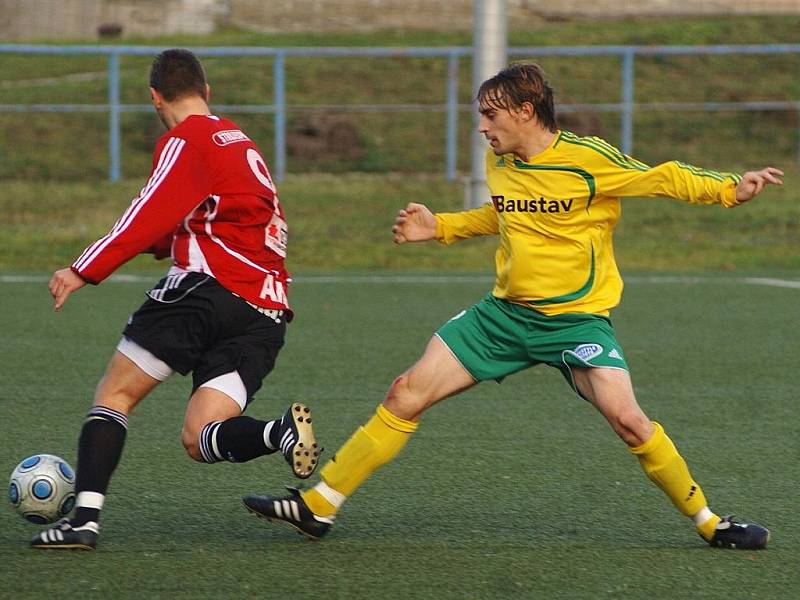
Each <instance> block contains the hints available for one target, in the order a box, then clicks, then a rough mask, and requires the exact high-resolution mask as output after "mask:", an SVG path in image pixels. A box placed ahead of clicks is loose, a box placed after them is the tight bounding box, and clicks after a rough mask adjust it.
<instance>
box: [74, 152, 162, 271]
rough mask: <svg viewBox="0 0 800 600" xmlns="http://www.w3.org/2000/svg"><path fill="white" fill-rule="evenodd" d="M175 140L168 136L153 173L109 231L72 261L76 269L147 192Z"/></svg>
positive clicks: (115, 229) (113, 230)
mask: <svg viewBox="0 0 800 600" xmlns="http://www.w3.org/2000/svg"><path fill="white" fill-rule="evenodd" d="M177 140H178V138H170V139H169V140H168V141H167V143H166V144H165V145H164V148H163V149H162V150H161V155H160V156H159V159H158V163H157V164H156V168H155V169H154V170H153V174H152V175H151V176H150V179H149V180H148V182H147V184H146V185H145V186H144V187H143V188H142V190H141V191H140V192H139V195H138V196H137V197H136V198H134V199H133V202H131V206H129V207H128V208H127V209H126V211H125V212H124V213H123V214H122V216H121V217H120V218H119V219H118V220H117V222H116V223H115V224H114V226H113V227H112V228H111V231H109V232H108V233H107V234H106V235H105V236H103V237H102V238H100V239H99V240H97V241H96V242H94V243H93V244H91V245H89V246H88V247H87V248H86V250H84V251H83V252H82V253H81V255H80V256H79V257H78V259H77V260H76V261H75V262H74V263H73V265H74V266H75V268H76V269H78V268H80V267H78V264H79V263H81V261H82V260H83V257H84V256H86V255H87V254H91V253H92V251H93V250H94V249H95V248H96V247H97V245H98V244H101V243H102V242H103V241H104V240H105V239H107V238H108V236H110V235H112V234H113V233H114V232H115V231H117V230H118V229H119V227H120V225H121V223H122V221H123V219H124V218H125V215H126V214H128V213H129V211H130V210H131V209H132V208H133V207H134V206H135V205H136V204H138V203H139V202H140V200H141V199H142V197H144V196H145V194H146V193H147V192H148V190H149V188H150V187H151V186H152V185H153V183H155V181H156V179H158V177H159V175H160V174H161V171H162V169H163V167H164V163H165V158H166V157H167V156H168V155H170V154H171V152H172V147H173V146H174V145H175V144H174V142H175V141H177Z"/></svg>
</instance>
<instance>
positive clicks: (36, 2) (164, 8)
mask: <svg viewBox="0 0 800 600" xmlns="http://www.w3.org/2000/svg"><path fill="white" fill-rule="evenodd" d="M220 11H222V12H223V13H224V11H225V4H224V3H220V1H219V0H0V41H4V42H17V41H27V40H31V41H35V40H96V39H98V37H99V33H98V32H99V29H100V27H101V26H108V25H119V26H121V28H122V32H121V33H122V37H132V36H137V37H148V36H153V35H164V34H167V33H190V34H191V33H196V34H203V33H210V32H212V31H214V29H215V27H216V23H217V18H218V17H219V14H220Z"/></svg>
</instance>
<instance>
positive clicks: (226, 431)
mask: <svg viewBox="0 0 800 600" xmlns="http://www.w3.org/2000/svg"><path fill="white" fill-rule="evenodd" d="M247 397H248V395H247V391H246V389H245V385H244V382H243V381H242V379H241V377H240V376H239V374H238V373H237V372H235V371H234V372H231V373H227V374H224V375H221V376H218V377H215V378H213V379H211V380H209V381H207V382H205V383H203V384H202V385H201V386H200V387H199V388H197V390H196V391H195V392H194V394H192V398H191V400H190V401H189V406H188V408H187V409H186V417H185V419H184V423H183V431H182V432H181V441H182V442H183V445H184V447H185V448H186V452H187V453H188V454H189V456H191V457H192V458H193V459H194V460H196V461H199V462H207V463H215V462H220V461H223V460H227V461H229V462H247V461H249V460H253V459H254V458H258V457H259V456H264V455H266V454H272V453H274V452H277V451H278V450H280V451H281V453H282V454H283V457H284V458H285V459H286V462H288V463H289V465H290V466H291V467H292V472H293V473H294V474H295V476H296V477H300V478H302V479H305V478H307V477H309V476H311V474H312V473H313V472H314V470H315V469H316V466H317V461H318V458H319V454H320V451H321V449H320V448H319V447H318V445H317V442H316V439H315V437H314V429H313V426H312V416H311V409H309V408H308V407H307V406H305V405H304V404H301V403H299V402H295V403H293V404H292V405H291V406H289V408H288V409H287V410H286V412H285V413H284V414H283V416H281V417H278V418H277V419H273V420H271V421H261V420H258V419H254V418H252V417H247V416H244V415H242V411H243V410H244V409H245V407H246V406H247Z"/></svg>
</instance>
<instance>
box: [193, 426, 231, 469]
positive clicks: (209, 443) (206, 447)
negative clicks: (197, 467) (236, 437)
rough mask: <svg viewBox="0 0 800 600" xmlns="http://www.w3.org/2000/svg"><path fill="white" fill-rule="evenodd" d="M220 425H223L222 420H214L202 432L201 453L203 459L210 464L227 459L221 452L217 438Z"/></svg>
mask: <svg viewBox="0 0 800 600" xmlns="http://www.w3.org/2000/svg"><path fill="white" fill-rule="evenodd" d="M220 425H222V421H212V422H211V423H209V424H208V425H206V426H205V427H203V430H202V431H201V432H200V440H199V442H200V454H201V455H202V457H203V460H204V461H205V462H207V463H209V464H211V463H216V462H220V461H222V460H225V459H224V458H223V457H222V455H221V454H220V452H219V447H218V446H217V440H216V437H217V430H218V429H219V426H220Z"/></svg>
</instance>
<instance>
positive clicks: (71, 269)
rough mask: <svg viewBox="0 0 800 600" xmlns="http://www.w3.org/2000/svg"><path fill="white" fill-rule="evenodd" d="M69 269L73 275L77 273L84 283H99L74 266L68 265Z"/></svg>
mask: <svg viewBox="0 0 800 600" xmlns="http://www.w3.org/2000/svg"><path fill="white" fill-rule="evenodd" d="M69 270H70V271H72V272H73V273H75V275H77V276H78V277H80V278H81V279H83V280H84V281H85V282H86V283H89V284H91V285H97V284H98V283H99V282H97V281H92V280H91V279H89V278H88V277H86V275H84V274H83V273H81V272H80V271H78V269H76V268H75V267H74V266H70V268H69Z"/></svg>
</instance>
